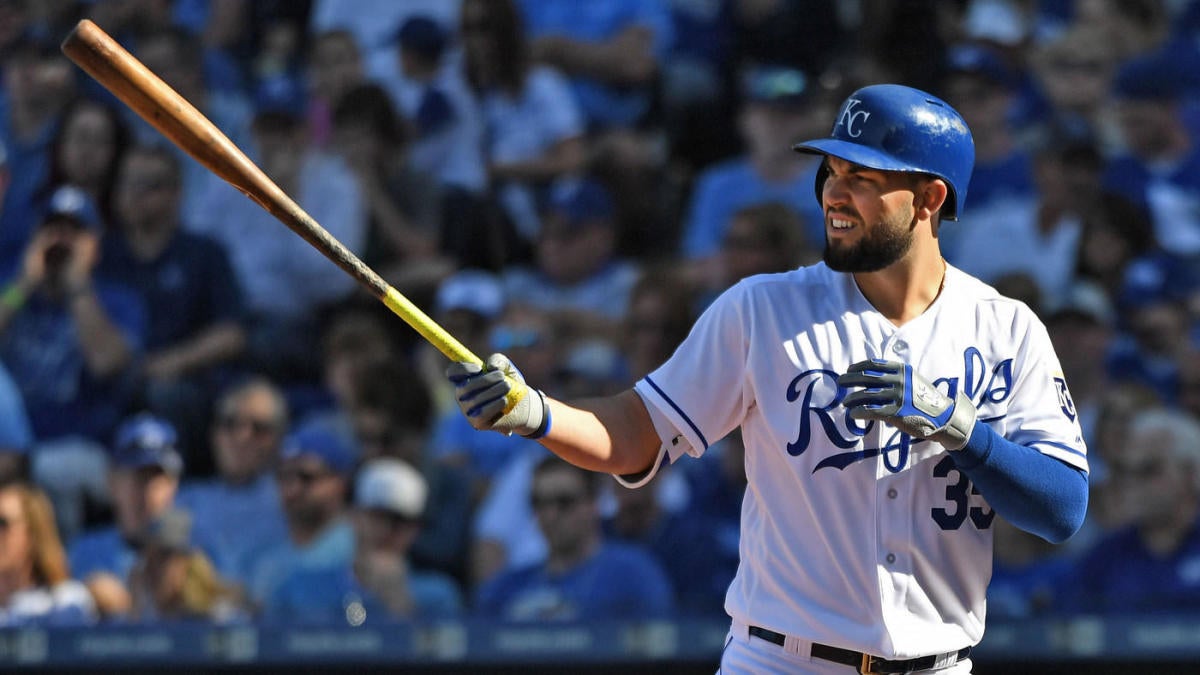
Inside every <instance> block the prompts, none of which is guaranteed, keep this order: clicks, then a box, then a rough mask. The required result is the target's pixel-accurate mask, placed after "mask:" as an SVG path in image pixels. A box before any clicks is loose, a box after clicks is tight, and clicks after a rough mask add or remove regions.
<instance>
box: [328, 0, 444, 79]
mask: <svg viewBox="0 0 1200 675" xmlns="http://www.w3.org/2000/svg"><path fill="white" fill-rule="evenodd" d="M461 4H462V2H461V0H405V1H404V2H395V0H313V2H312V11H311V13H310V14H309V32H310V33H312V34H314V35H316V34H320V33H322V32H324V31H328V30H335V29H336V30H344V31H346V32H347V33H349V34H350V35H351V36H352V37H353V39H354V42H355V43H357V44H358V46H359V48H360V49H361V50H362V52H363V58H362V60H363V63H364V67H365V69H366V71H367V72H368V73H369V74H370V77H371V79H372V80H376V81H389V80H391V79H393V78H395V77H396V69H397V66H398V64H397V63H396V51H395V45H394V43H393V39H394V36H395V34H396V29H397V28H399V27H400V26H402V25H404V22H405V21H408V20H409V19H411V18H413V17H416V16H424V17H429V18H431V19H433V20H434V21H436V22H437V25H438V26H440V27H442V29H443V30H450V29H452V28H453V27H454V26H457V25H458V11H459V5H461Z"/></svg>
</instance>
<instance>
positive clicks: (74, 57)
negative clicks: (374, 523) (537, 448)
mask: <svg viewBox="0 0 1200 675" xmlns="http://www.w3.org/2000/svg"><path fill="white" fill-rule="evenodd" d="M62 51H63V53H64V54H66V55H67V58H69V59H71V61H73V62H74V63H75V64H76V65H77V66H79V67H80V68H82V69H83V70H84V72H86V73H87V74H88V75H90V76H92V77H93V78H94V79H95V80H96V81H97V82H99V83H100V84H102V85H103V86H104V88H105V89H108V90H109V91H110V92H112V93H113V94H114V95H115V96H116V97H117V98H119V99H121V101H122V102H124V103H125V105H127V106H129V107H130V108H131V109H132V110H133V111H134V112H136V113H137V114H138V115H139V116H141V118H142V119H144V120H146V121H147V122H149V123H150V124H151V125H152V126H153V127H154V128H155V129H158V131H159V132H160V133H162V135H164V136H166V137H167V138H168V139H170V140H171V142H172V143H174V144H175V145H177V146H179V147H180V148H181V149H182V150H184V151H185V152H187V153H188V154H189V155H191V156H192V157H193V158H195V160H196V161H198V162H200V164H202V165H204V166H205V167H206V168H208V170H209V171H212V172H213V173H215V174H216V175H218V176H220V177H221V178H222V179H224V180H225V181H226V182H228V183H229V184H230V185H232V186H234V187H235V188H237V189H238V190H239V191H241V192H242V193H243V194H245V195H246V196H247V197H249V198H250V199H251V200H253V201H254V202H256V203H257V204H258V205H259V206H261V207H262V208H264V209H266V211H267V212H268V213H270V214H271V215H273V216H275V218H277V219H278V220H279V221H280V222H282V223H283V224H284V225H287V226H288V227H289V228H290V229H291V230H292V231H293V232H295V233H296V234H298V235H300V236H301V237H303V238H304V240H305V241H307V242H308V243H309V244H311V245H312V246H313V247H314V248H316V249H317V250H318V251H320V252H321V253H322V254H323V255H324V256H325V257H326V258H329V260H331V261H333V263H334V264H336V265H337V266H338V267H340V268H342V269H343V270H344V271H345V272H346V273H347V274H349V275H350V276H351V277H354V279H355V280H356V281H358V283H359V284H361V285H362V286H364V287H365V288H366V289H367V290H369V291H370V292H371V293H372V294H373V295H374V296H375V297H376V298H378V299H379V300H380V301H381V302H383V304H384V305H386V306H387V308H388V309H390V310H392V312H393V313H395V314H396V316H398V317H400V318H401V319H403V320H404V322H405V323H407V324H408V325H409V326H412V328H413V329H415V330H416V331H417V332H418V333H420V335H421V337H423V338H425V339H426V340H427V341H428V342H429V343H430V344H432V345H433V346H434V347H436V348H437V349H438V351H440V352H442V354H445V355H446V357H447V358H449V359H450V360H452V361H463V362H472V363H476V364H479V365H483V360H482V359H480V358H479V357H478V356H476V355H475V354H473V353H472V352H471V350H469V349H467V348H466V347H465V346H463V344H462V343H461V342H459V341H458V340H456V339H455V338H454V336H452V335H450V334H449V333H448V332H446V330H445V329H444V328H442V327H441V326H439V325H438V324H437V323H436V322H435V321H434V320H433V319H431V318H430V317H429V316H428V315H427V314H425V312H423V311H421V309H420V308H419V307H417V306H416V305H414V304H413V303H412V302H411V301H410V300H409V299H408V298H406V297H404V295H403V294H401V293H400V292H399V291H397V290H396V289H395V288H393V287H392V286H391V285H390V284H388V283H387V281H385V280H384V279H383V277H381V276H379V274H378V273H377V272H375V271H374V270H372V269H371V268H370V267H368V266H367V265H366V264H365V263H364V262H363V261H362V260H360V259H359V258H358V256H356V255H355V254H354V253H353V252H352V251H350V249H348V248H346V247H345V245H343V244H342V243H341V242H340V241H338V240H337V239H336V238H334V236H333V235H331V234H329V232H328V231H327V230H326V229H325V228H323V227H321V225H320V223H318V222H317V221H316V220H314V219H313V218H312V216H309V215H308V214H307V213H305V212H304V209H302V208H300V206H299V205H298V204H296V202H294V201H293V200H292V199H291V198H290V197H288V196H287V194H286V193H284V191H283V190H282V189H281V188H280V187H279V186H278V185H276V184H275V182H274V181H273V180H271V178H270V177H268V176H267V174H266V173H264V172H263V170H262V169H260V168H259V167H258V165H256V164H255V163H254V162H252V161H251V160H250V158H249V157H247V156H246V153H244V152H242V151H241V149H239V148H238V147H237V145H235V144H234V143H233V141H230V140H229V138H228V137H227V136H226V135H225V134H224V133H222V132H221V130H220V129H218V128H217V126H216V125H215V124H213V123H212V122H211V121H210V120H209V119H208V118H207V117H205V116H204V114H203V113H201V112H200V111H199V110H197V109H196V107H195V106H193V105H192V104H191V103H189V102H188V101H187V99H185V98H184V97H183V96H181V95H179V93H178V92H176V91H175V90H174V89H172V88H171V87H170V86H168V85H167V83H166V82H163V81H162V79H160V78H159V77H158V76H157V75H155V74H154V73H153V72H151V70H150V69H149V68H147V67H146V66H145V65H144V64H143V63H142V62H141V61H138V60H137V58H135V57H134V56H133V55H132V54H130V53H129V52H128V51H126V50H125V48H124V47H122V46H121V45H120V44H118V43H117V41H116V40H114V39H113V38H112V37H111V36H109V35H108V33H105V32H104V30H103V29H101V28H100V27H99V26H97V25H96V24H95V23H93V22H92V21H90V20H88V19H83V20H82V21H80V22H79V23H78V24H77V25H76V26H75V28H73V29H72V30H71V32H70V33H68V34H67V37H66V38H65V39H64V40H63V42H62ZM512 385H513V388H512V390H511V391H510V392H509V395H508V397H507V403H508V404H507V406H506V408H505V409H506V410H511V409H512V407H513V406H514V405H516V402H517V401H518V400H519V399H520V398H521V396H522V395H523V394H524V389H525V388H524V386H523V385H522V384H521V383H520V382H516V381H512Z"/></svg>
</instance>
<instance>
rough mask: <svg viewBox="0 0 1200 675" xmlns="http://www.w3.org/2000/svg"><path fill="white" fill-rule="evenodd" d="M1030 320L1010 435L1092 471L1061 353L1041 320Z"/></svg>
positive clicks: (1011, 411) (1017, 377)
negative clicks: (1062, 364) (1060, 362)
mask: <svg viewBox="0 0 1200 675" xmlns="http://www.w3.org/2000/svg"><path fill="white" fill-rule="evenodd" d="M1029 321H1030V324H1029V328H1028V331H1027V333H1026V339H1025V341H1024V343H1023V344H1022V345H1021V354H1020V357H1021V358H1020V359H1019V360H1018V363H1021V364H1023V365H1022V366H1020V367H1019V370H1018V372H1016V373H1014V379H1013V387H1014V388H1015V391H1014V392H1013V395H1012V402H1011V403H1010V405H1009V407H1008V413H1007V416H1008V419H1007V420H1006V422H1007V423H1006V424H1005V427H1006V428H1008V429H1011V430H1013V431H1012V432H1010V433H1008V434H1005V436H1006V437H1007V438H1008V440H1010V441H1012V442H1014V443H1017V444H1020V445H1025V446H1028V447H1031V448H1034V449H1036V450H1038V451H1039V452H1041V453H1042V454H1045V455H1049V456H1051V457H1054V458H1055V459H1058V460H1060V461H1062V462H1065V463H1067V464H1069V465H1071V466H1073V467H1075V468H1077V469H1080V470H1082V471H1087V470H1088V461H1087V446H1086V445H1085V444H1084V441H1083V431H1082V430H1081V428H1080V426H1079V416H1078V413H1077V412H1076V410H1075V403H1074V401H1072V399H1071V392H1070V389H1068V387H1067V381H1066V378H1065V377H1064V376H1063V372H1062V366H1061V365H1060V364H1059V361H1058V355H1057V354H1056V353H1055V352H1054V346H1053V345H1052V344H1051V342H1050V335H1049V333H1048V332H1047V331H1046V327H1045V326H1044V325H1042V323H1041V321H1039V320H1037V318H1036V317H1033V316H1030V319H1029Z"/></svg>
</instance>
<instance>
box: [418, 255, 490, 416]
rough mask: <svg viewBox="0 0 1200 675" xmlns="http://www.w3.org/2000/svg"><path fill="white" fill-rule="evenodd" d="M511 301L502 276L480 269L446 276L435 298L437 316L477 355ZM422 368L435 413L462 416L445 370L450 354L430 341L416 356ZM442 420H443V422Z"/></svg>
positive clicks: (434, 315) (486, 344) (440, 322)
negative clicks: (455, 409)
mask: <svg viewBox="0 0 1200 675" xmlns="http://www.w3.org/2000/svg"><path fill="white" fill-rule="evenodd" d="M506 304H507V298H506V297H505V296H504V287H503V286H502V285H501V283H500V278H499V277H497V276H496V275H495V274H492V273H491V272H486V271H484V270H479V269H463V270H459V271H457V272H455V273H454V274H451V275H449V276H447V277H446V278H444V279H442V281H441V283H439V284H438V288H437V291H436V293H435V294H434V298H433V318H434V320H436V321H437V322H438V324H439V325H440V326H442V327H443V328H445V329H446V331H447V332H449V333H450V334H451V335H453V336H454V337H456V338H458V341H459V342H461V343H463V345H464V346H465V347H466V348H467V349H470V350H471V351H472V352H474V353H476V354H480V353H483V352H485V351H486V350H487V348H488V336H489V333H490V332H491V329H492V325H493V324H494V323H495V321H496V320H497V319H498V318H499V317H500V315H501V313H502V312H503V311H504V309H505V306H506ZM416 363H417V365H418V369H419V370H421V371H422V373H424V374H425V375H424V379H425V381H426V382H427V384H428V386H429V387H430V390H431V391H430V393H431V395H432V396H433V405H434V412H435V415H437V416H438V418H439V420H440V419H441V416H442V413H443V412H449V413H453V414H451V415H449V416H448V418H461V417H462V415H461V414H458V413H457V412H454V410H453V409H454V408H457V407H458V406H456V405H455V404H454V402H453V401H452V400H451V397H453V395H454V392H453V389H452V388H451V387H448V386H447V385H446V378H445V376H444V374H443V371H444V370H445V368H446V356H445V355H444V354H442V353H441V352H440V351H438V350H437V349H436V348H435V347H433V346H432V345H429V344H424V343H423V344H421V345H419V351H418V353H417V356H416ZM439 423H440V422H439Z"/></svg>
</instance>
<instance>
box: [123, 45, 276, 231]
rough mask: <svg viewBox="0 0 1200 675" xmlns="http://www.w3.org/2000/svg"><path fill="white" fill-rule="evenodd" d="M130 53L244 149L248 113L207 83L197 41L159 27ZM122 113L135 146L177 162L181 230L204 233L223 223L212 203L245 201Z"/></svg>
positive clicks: (227, 92)
mask: <svg viewBox="0 0 1200 675" xmlns="http://www.w3.org/2000/svg"><path fill="white" fill-rule="evenodd" d="M101 25H103V24H101ZM133 53H134V56H136V57H137V58H138V59H139V60H140V61H141V62H142V63H143V64H145V66H146V67H147V68H149V69H150V70H151V71H152V72H154V73H155V74H156V75H158V76H159V77H161V78H162V80H163V81H164V82H166V83H167V84H168V85H169V86H170V87H171V88H172V89H174V90H175V91H177V92H179V94H180V95H181V96H183V98H184V99H186V100H187V101H188V102H189V103H191V104H192V105H193V106H195V107H196V109H197V110H199V111H200V112H202V113H203V114H204V116H205V117H207V118H208V119H209V120H211V121H212V123H213V124H215V125H216V126H217V128H218V129H220V130H221V131H222V133H224V134H225V135H226V136H227V137H229V139H230V140H231V141H233V143H234V144H235V145H237V146H238V147H240V148H249V147H250V142H251V135H250V123H251V118H252V116H253V112H254V110H253V108H252V107H251V105H250V102H249V101H248V100H247V99H246V98H245V96H244V95H243V94H242V93H241V91H240V89H239V88H238V87H237V86H218V85H220V83H219V82H216V81H212V80H213V79H214V78H213V75H214V74H215V73H213V72H212V71H209V72H206V71H205V68H204V46H203V44H201V42H200V40H199V39H198V38H197V37H195V36H193V35H191V34H190V33H188V32H187V31H186V30H184V29H182V28H176V27H161V28H158V29H155V30H153V31H151V32H148V33H147V34H145V35H143V36H140V37H139V38H138V39H137V44H136V45H135V46H134V49H133ZM127 112H128V114H129V115H130V127H131V128H132V129H133V130H134V134H135V135H136V137H137V140H138V142H139V143H143V144H150V145H154V144H158V145H163V146H164V147H168V148H170V150H171V151H172V152H174V153H176V155H177V156H178V157H179V160H180V166H181V167H182V169H183V182H182V192H181V196H182V209H183V222H184V223H185V224H186V225H187V227H189V228H199V229H201V230H202V231H204V230H207V229H208V228H210V227H213V226H214V223H215V222H217V221H220V220H222V219H224V218H225V216H226V214H224V213H222V212H221V211H220V209H217V208H214V206H215V204H214V203H213V201H214V200H216V199H218V198H221V197H223V198H225V199H230V198H233V197H235V196H236V197H237V198H239V199H241V200H243V201H244V200H245V197H243V196H242V194H241V193H240V192H238V191H237V190H235V189H233V188H232V187H231V186H230V185H229V184H228V183H226V182H225V181H224V180H223V179H221V178H220V177H219V176H217V175H216V174H214V173H213V172H212V171H209V170H208V169H207V168H205V167H204V166H203V165H201V164H200V163H199V162H197V161H195V160H193V159H192V158H190V157H188V156H187V155H186V153H185V152H184V151H183V150H181V149H179V148H178V147H176V146H174V145H171V144H168V143H167V141H166V139H165V138H163V136H162V134H161V133H159V132H158V130H157V129H154V128H153V127H151V126H150V125H149V124H148V123H147V122H145V121H144V120H142V119H141V118H140V117H136V116H134V114H133V111H132V110H131V109H128V110H127ZM271 175H272V176H273V175H274V174H271Z"/></svg>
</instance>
